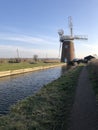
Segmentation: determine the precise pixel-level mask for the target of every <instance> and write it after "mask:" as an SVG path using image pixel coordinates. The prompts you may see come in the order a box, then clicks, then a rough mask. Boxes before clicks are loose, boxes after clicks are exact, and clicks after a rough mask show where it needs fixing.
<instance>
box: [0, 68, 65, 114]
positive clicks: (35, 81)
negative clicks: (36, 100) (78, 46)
mask: <svg viewBox="0 0 98 130" xmlns="http://www.w3.org/2000/svg"><path fill="white" fill-rule="evenodd" d="M64 71H66V69H65V70H64V68H62V67H57V68H51V69H47V70H42V71H36V72H32V73H26V74H21V75H17V76H10V77H5V78H0V114H1V115H2V114H6V113H8V111H9V108H10V106H11V105H13V104H15V103H16V102H17V101H19V100H22V99H24V98H26V97H27V96H30V95H33V94H34V93H36V92H37V91H39V90H40V89H41V87H42V86H43V85H46V84H48V83H50V82H52V81H53V80H55V79H57V78H58V77H60V76H61V75H62V73H63V72H64Z"/></svg>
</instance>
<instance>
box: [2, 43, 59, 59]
mask: <svg viewBox="0 0 98 130" xmlns="http://www.w3.org/2000/svg"><path fill="white" fill-rule="evenodd" d="M17 49H18V51H19V56H20V57H22V58H25V57H27V58H32V57H33V55H34V54H37V55H38V57H40V58H45V57H46V56H47V57H48V58H54V57H56V58H57V57H58V50H56V49H48V48H47V49H33V48H25V47H21V46H12V45H0V57H3V58H4V57H5V58H14V57H17Z"/></svg>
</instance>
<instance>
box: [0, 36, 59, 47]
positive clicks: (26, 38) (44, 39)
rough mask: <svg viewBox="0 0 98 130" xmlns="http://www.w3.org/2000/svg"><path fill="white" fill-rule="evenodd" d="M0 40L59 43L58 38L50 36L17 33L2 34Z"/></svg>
mask: <svg viewBox="0 0 98 130" xmlns="http://www.w3.org/2000/svg"><path fill="white" fill-rule="evenodd" d="M0 40H4V41H17V42H24V43H30V44H35V43H36V44H48V45H53V44H56V43H57V40H56V39H53V38H49V37H45V36H43V37H38V36H36V37H33V36H28V35H15V34H0Z"/></svg>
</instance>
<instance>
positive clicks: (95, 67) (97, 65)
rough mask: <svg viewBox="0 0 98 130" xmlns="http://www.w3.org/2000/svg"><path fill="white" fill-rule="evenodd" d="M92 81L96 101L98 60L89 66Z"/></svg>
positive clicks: (97, 94) (97, 93)
mask: <svg viewBox="0 0 98 130" xmlns="http://www.w3.org/2000/svg"><path fill="white" fill-rule="evenodd" d="M88 68H89V73H90V80H91V82H92V85H93V88H94V92H95V94H96V100H98V59H95V60H92V61H91V62H90V63H89V65H88Z"/></svg>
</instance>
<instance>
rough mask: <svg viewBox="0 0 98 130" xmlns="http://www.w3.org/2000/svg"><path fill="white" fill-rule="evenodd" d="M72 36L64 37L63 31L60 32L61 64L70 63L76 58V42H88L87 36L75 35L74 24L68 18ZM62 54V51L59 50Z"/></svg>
mask: <svg viewBox="0 0 98 130" xmlns="http://www.w3.org/2000/svg"><path fill="white" fill-rule="evenodd" d="M68 22H69V28H70V35H64V31H63V29H60V30H59V31H58V34H59V37H60V48H61V47H62V52H61V62H67V63H68V62H70V61H72V60H73V59H74V58H75V50H74V42H73V41H74V40H88V38H87V36H83V35H73V23H72V18H71V16H70V17H68ZM59 52H60V49H59Z"/></svg>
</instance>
